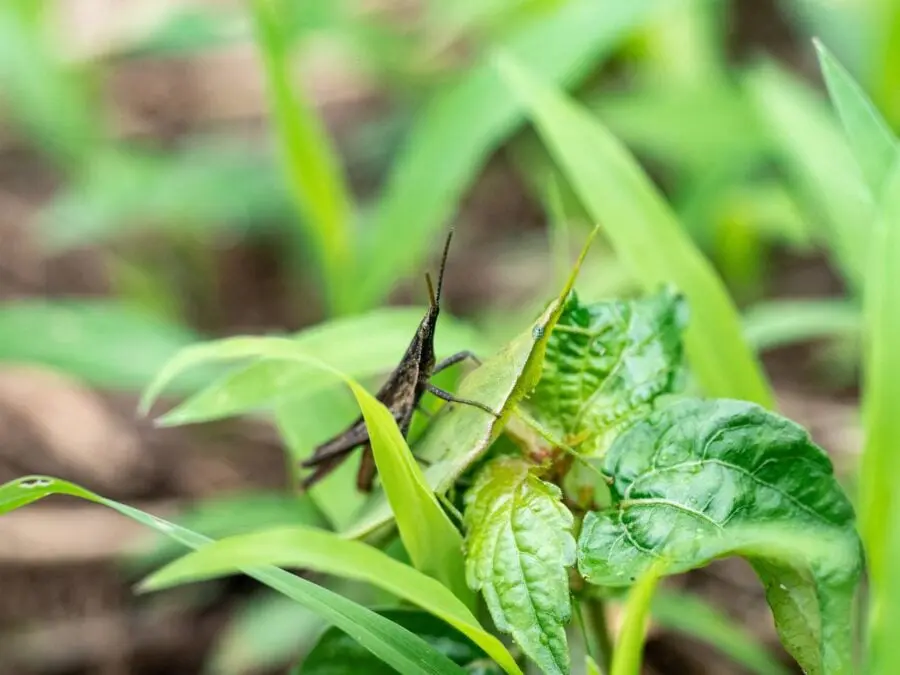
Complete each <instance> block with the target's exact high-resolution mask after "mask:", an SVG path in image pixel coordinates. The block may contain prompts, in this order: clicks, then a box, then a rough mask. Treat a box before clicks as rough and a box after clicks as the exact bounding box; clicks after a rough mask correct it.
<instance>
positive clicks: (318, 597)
mask: <svg viewBox="0 0 900 675" xmlns="http://www.w3.org/2000/svg"><path fill="white" fill-rule="evenodd" d="M50 495H69V496H71V497H78V498H79V499H86V500H88V501H91V502H94V503H96V504H102V505H103V506H107V507H109V508H111V509H113V510H115V511H118V512H119V513H121V514H122V515H124V516H127V517H129V518H132V519H133V520H136V521H137V522H139V523H141V524H142V525H146V526H147V527H149V528H151V529H153V530H155V531H157V532H162V533H164V534H167V535H168V536H170V537H171V538H172V539H174V540H175V541H177V542H179V543H180V544H182V545H184V546H186V547H188V548H191V549H194V550H197V549H200V548H202V547H204V546H206V545H207V544H209V543H211V542H212V540H211V539H208V538H207V537H204V536H203V535H201V534H197V533H196V532H193V531H191V530H188V529H187V528H184V527H180V526H178V525H176V524H175V523H170V522H168V521H165V520H163V519H162V518H157V517H156V516H153V515H151V514H149V513H145V512H143V511H140V510H138V509H135V508H132V507H131V506H127V505H125V504H120V503H119V502H115V501H113V500H111V499H106V498H104V497H101V496H100V495H98V494H95V493H93V492H90V491H88V490H85V489H84V488H81V487H79V486H77V485H75V484H73V483H69V482H67V481H64V480H59V479H58V478H52V477H48V476H28V477H25V478H20V479H18V480H14V481H11V482H9V483H6V484H5V485H0V514H3V513H7V512H9V511H13V510H15V509H17V508H21V507H22V506H26V505H28V504H31V503H32V502H35V501H37V500H39V499H43V498H44V497H48V496H50ZM242 571H243V572H244V573H245V574H247V575H248V576H251V577H253V578H254V579H256V580H257V581H259V582H260V583H263V584H266V585H267V586H269V587H271V588H273V589H275V590H276V591H278V592H279V593H283V594H284V595H286V596H288V597H289V598H292V599H293V600H295V601H297V602H299V603H300V604H301V605H303V606H305V607H307V608H308V609H310V610H312V611H313V612H315V613H316V614H318V615H319V616H321V617H323V618H324V619H325V620H326V621H328V622H330V623H332V624H333V625H335V626H337V627H339V628H340V629H341V630H343V631H345V632H346V633H347V634H348V635H351V636H352V637H353V639H354V640H356V641H357V642H359V643H360V644H361V645H363V646H364V647H365V648H366V649H368V650H369V651H371V652H372V653H373V654H375V655H376V656H377V657H378V658H379V659H381V660H383V661H384V662H385V663H388V664H390V665H391V667H393V668H394V669H395V670H396V671H397V672H399V673H403V674H404V675H422V674H423V673H433V674H434V675H444V674H446V675H462V673H463V672H464V671H463V670H462V669H461V668H460V667H459V666H457V665H456V664H455V663H453V661H451V660H450V659H448V658H447V657H446V656H444V655H443V654H441V653H440V652H437V651H435V650H434V649H432V648H431V647H430V646H429V645H428V644H427V643H426V642H425V641H424V640H422V639H421V638H419V637H417V636H416V635H415V634H413V633H411V632H410V631H408V630H406V629H405V628H402V627H400V626H398V625H396V624H394V623H391V622H390V621H389V620H387V619H385V618H384V617H382V616H379V615H378V614H376V613H375V612H373V611H371V610H370V609H367V608H366V607H363V606H362V605H359V604H357V603H355V602H352V601H351V600H348V599H347V598H344V597H343V596H340V595H338V594H337V593H333V592H332V591H329V590H328V589H326V588H322V587H321V586H318V585H316V584H314V583H312V582H311V581H307V580H306V579H303V578H301V577H298V576H296V575H294V574H291V573H290V572H286V571H285V570H282V569H278V568H277V567H270V566H263V567H256V568H252V569H244V570H242Z"/></svg>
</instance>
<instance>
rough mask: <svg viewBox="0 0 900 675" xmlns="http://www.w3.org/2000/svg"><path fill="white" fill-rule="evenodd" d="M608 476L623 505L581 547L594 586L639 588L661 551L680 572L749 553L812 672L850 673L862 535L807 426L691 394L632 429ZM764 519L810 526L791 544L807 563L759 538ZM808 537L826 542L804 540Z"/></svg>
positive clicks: (787, 639) (591, 525)
mask: <svg viewBox="0 0 900 675" xmlns="http://www.w3.org/2000/svg"><path fill="white" fill-rule="evenodd" d="M603 471H604V473H606V474H608V475H610V476H612V478H613V483H612V485H611V486H610V493H611V497H612V502H613V503H612V507H611V508H610V509H608V510H606V511H602V512H592V513H589V514H588V515H587V516H586V517H585V520H584V525H583V527H582V531H581V535H580V538H579V542H578V566H579V570H580V571H581V573H582V574H583V575H584V576H585V578H586V579H587V580H588V581H590V582H591V583H595V584H600V585H608V586H623V585H629V584H630V583H632V582H633V581H634V579H635V578H636V577H637V576H639V575H640V574H641V573H642V571H643V570H645V569H647V568H648V567H649V566H650V565H651V564H653V562H654V561H655V560H658V559H660V558H665V559H666V560H667V561H668V563H669V569H668V570H667V571H668V572H670V573H677V572H681V571H685V570H688V569H692V568H695V567H699V566H701V565H704V564H706V563H707V562H709V561H710V560H711V559H713V558H716V557H720V556H722V555H734V554H740V555H744V556H745V557H747V558H749V559H750V561H751V563H752V564H753V566H754V568H755V569H756V572H757V574H758V575H759V576H760V578H761V580H762V581H763V584H764V586H765V587H766V593H767V598H768V601H769V605H770V606H771V608H772V611H773V614H774V616H775V622H776V627H777V628H778V629H779V634H780V635H781V637H782V641H783V642H784V644H785V647H786V648H787V649H788V650H789V651H790V652H791V653H792V654H793V655H794V657H795V658H796V659H797V660H798V661H799V662H800V664H801V666H802V667H803V668H804V669H805V670H806V672H808V673H824V674H832V673H849V672H850V671H849V668H850V666H851V661H850V658H851V644H852V641H851V633H852V631H851V629H850V615H851V606H852V598H853V592H854V589H855V587H856V584H857V582H858V580H859V574H860V568H861V561H860V550H859V541H858V538H857V536H856V532H855V530H854V523H853V509H852V507H851V506H850V502H849V501H848V500H847V498H846V497H845V496H844V494H843V492H842V491H841V489H840V486H839V485H838V483H837V481H836V480H835V478H834V475H833V470H832V466H831V462H830V461H829V459H828V457H827V455H826V454H825V453H824V451H822V450H821V449H820V448H819V447H817V446H816V445H814V444H813V442H812V441H811V440H810V438H809V435H808V434H807V433H806V431H804V430H803V429H802V428H801V427H799V426H798V425H796V424H794V423H793V422H791V421H789V420H787V419H784V418H783V417H780V416H778V415H775V414H774V413H770V412H767V411H766V410H764V409H763V408H760V407H759V406H756V405H753V404H750V403H746V402H742V401H733V400H724V399H723V400H699V399H684V400H681V401H678V402H676V403H674V404H672V405H670V406H668V407H666V408H663V409H661V410H658V411H655V412H653V413H651V414H650V415H649V416H648V417H647V418H646V419H644V420H642V421H639V422H637V423H635V424H634V425H633V426H631V427H629V428H628V429H626V430H625V431H624V432H623V433H622V434H621V435H620V436H619V437H618V438H617V439H616V440H615V442H614V443H613V444H612V446H611V447H610V450H609V452H608V453H607V455H606V456H605V457H604V460H603ZM760 524H766V525H771V526H775V525H777V526H780V527H782V528H783V529H784V528H791V531H792V532H796V533H799V534H795V535H794V538H793V539H789V540H787V541H786V542H785V545H786V546H788V547H790V546H792V545H793V546H794V547H795V548H794V549H793V550H794V551H795V553H797V556H799V558H798V559H791V560H789V561H785V560H784V559H782V558H783V556H782V557H774V553H772V552H771V551H770V550H769V548H771V546H769V547H768V548H766V547H765V546H762V545H761V544H760V543H759V542H757V541H756V540H754V539H753V538H752V537H750V535H748V534H747V531H748V528H757V527H758V526H759V525H760ZM754 532H755V531H754ZM754 532H751V534H754ZM803 533H805V534H806V536H807V537H810V536H813V535H814V536H815V541H816V542H817V543H819V544H820V546H819V548H818V549H816V550H815V551H810V550H807V549H808V548H809V547H806V548H801V547H799V544H798V543H797V542H798V541H800V540H801V539H802V538H803ZM826 544H827V545H826ZM767 546H768V544H767ZM779 555H781V554H779ZM804 556H805V557H804Z"/></svg>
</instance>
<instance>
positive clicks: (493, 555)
mask: <svg viewBox="0 0 900 675" xmlns="http://www.w3.org/2000/svg"><path fill="white" fill-rule="evenodd" d="M534 469H535V467H534V466H533V465H532V464H530V463H529V462H527V461H525V460H523V459H518V458H508V457H502V458H498V459H496V460H494V461H493V462H491V463H490V464H488V465H487V466H486V467H485V468H484V469H482V470H481V472H480V473H479V474H478V478H477V479H476V481H475V484H474V485H473V486H472V488H471V489H470V490H469V491H468V493H467V494H466V510H465V520H464V522H465V526H466V529H467V535H466V579H467V581H468V582H469V586H471V587H472V588H473V589H474V590H480V591H481V592H482V593H483V594H484V599H485V601H486V602H487V606H488V609H489V610H490V612H491V616H492V617H493V618H494V623H495V624H496V625H497V628H499V629H500V630H501V631H503V632H506V633H510V634H512V636H513V638H515V640H516V642H517V643H518V644H519V646H520V647H522V649H523V650H524V651H525V653H526V654H528V656H529V657H531V658H532V659H533V660H534V661H535V662H536V663H537V664H538V665H539V666H540V667H541V669H542V670H543V671H544V673H547V674H550V675H552V674H554V673H560V674H563V673H568V672H569V666H570V663H569V650H568V645H567V642H566V630H565V627H566V624H567V623H568V622H569V620H570V619H571V617H572V605H571V599H570V597H569V575H568V572H567V570H568V568H569V567H571V566H572V565H574V564H575V538H574V537H573V536H572V525H573V523H574V518H573V516H572V514H571V512H570V511H569V509H568V508H566V506H565V505H564V504H563V503H562V491H561V490H560V489H559V488H558V487H556V486H555V485H553V484H551V483H545V482H544V481H542V480H541V479H540V478H538V477H537V475H536V474H535V472H534Z"/></svg>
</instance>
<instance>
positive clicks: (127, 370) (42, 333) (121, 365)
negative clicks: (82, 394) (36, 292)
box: [0, 300, 216, 391]
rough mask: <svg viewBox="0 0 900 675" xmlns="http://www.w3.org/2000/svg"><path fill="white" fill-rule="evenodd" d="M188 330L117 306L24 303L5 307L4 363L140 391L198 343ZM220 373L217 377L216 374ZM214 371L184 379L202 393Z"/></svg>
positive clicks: (1, 324)
mask: <svg viewBox="0 0 900 675" xmlns="http://www.w3.org/2000/svg"><path fill="white" fill-rule="evenodd" d="M196 340H197V336H196V335H195V334H193V333H191V332H190V331H189V330H188V329H186V328H183V327H181V326H178V325H175V324H171V323H168V322H166V321H163V320H160V319H159V318H157V317H154V316H152V315H150V314H147V313H145V312H142V311H140V310H138V309H136V308H134V307H130V306H128V305H125V304H122V303H119V302H116V301H113V300H52V301H51V300H19V301H16V302H8V303H4V304H3V306H2V307H0V362H2V361H9V362H17V361H18V362H32V363H40V364H43V365H46V366H50V367H51V368H57V369H59V370H61V371H63V372H66V373H69V374H71V375H75V376H77V377H79V378H81V379H83V380H84V381H85V382H89V383H90V384H94V385H97V386H101V387H111V388H116V389H124V390H138V389H140V388H142V387H144V386H146V385H147V383H148V382H150V381H151V380H152V378H153V376H154V375H155V374H156V373H157V372H158V371H159V369H160V368H161V367H162V365H163V364H164V363H165V362H166V360H167V359H169V358H171V357H172V356H173V355H174V354H175V353H176V352H177V351H178V350H179V349H181V348H183V347H185V346H187V345H189V344H191V343H192V342H195V341H196ZM213 372H216V371H213ZM209 377H210V371H209V370H207V371H205V372H204V373H197V374H195V375H194V376H193V377H188V378H179V379H178V380H177V382H176V385H177V386H176V387H175V389H176V390H177V391H190V390H196V388H197V387H199V386H202V384H203V383H204V381H205V380H208V379H209Z"/></svg>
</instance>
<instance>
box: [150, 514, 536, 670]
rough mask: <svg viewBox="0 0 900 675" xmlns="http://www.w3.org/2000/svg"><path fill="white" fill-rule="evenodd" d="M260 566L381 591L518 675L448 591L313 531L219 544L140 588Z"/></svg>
mask: <svg viewBox="0 0 900 675" xmlns="http://www.w3.org/2000/svg"><path fill="white" fill-rule="evenodd" d="M260 565H275V566H277V567H300V568H306V569H312V570H315V571H317V572H322V573H323V574H331V575H335V576H340V577H345V578H348V579H354V580H356V581H363V582H366V583H370V584H373V585H375V586H378V587H379V588H382V589H384V590H386V591H388V592H390V593H393V594H394V595H396V596H397V597H399V598H402V599H404V600H407V601H409V602H412V603H414V604H416V605H418V606H419V607H422V608H423V609H425V610H427V611H429V612H431V613H432V614H434V615H435V616H437V617H440V618H441V619H443V620H444V621H446V622H447V623H449V624H451V625H452V626H454V627H456V628H457V629H458V630H460V631H461V632H463V633H464V634H465V635H467V636H468V637H469V638H471V639H472V641H473V642H475V643H476V644H478V645H480V646H481V647H482V648H483V649H484V650H485V652H487V653H488V654H490V655H491V656H492V657H493V658H494V659H496V660H497V662H498V663H501V664H503V666H504V668H505V669H506V670H507V672H510V673H518V672H519V669H518V667H517V666H516V664H515V661H514V660H513V658H512V657H511V656H510V655H509V652H507V651H506V649H505V648H504V647H503V645H502V643H501V642H500V641H499V640H498V639H497V638H495V637H494V636H492V635H491V634H490V633H487V632H486V631H485V630H484V628H482V627H481V625H480V624H479V623H478V620H477V619H476V618H475V616H474V615H473V614H472V612H471V611H469V609H468V608H467V607H466V605H465V604H463V602H462V601H460V599H459V598H458V597H456V596H455V595H454V594H453V593H452V592H451V591H450V590H449V589H448V588H447V587H446V586H444V585H442V584H441V583H439V582H438V581H436V580H435V579H433V578H432V577H430V576H427V575H425V574H422V573H421V572H418V571H416V570H415V569H414V568H412V567H410V566H408V565H404V564H403V563H401V562H398V561H397V560H394V559H393V558H391V557H390V556H388V555H387V554H385V553H383V552H381V551H379V550H378V549H376V548H373V547H372V546H368V545H367V544H363V543H361V542H357V541H350V540H346V539H342V538H341V537H339V536H338V535H336V534H333V533H331V532H325V531H324V530H318V529H315V528H311V527H302V526H298V527H290V528H286V527H285V528H276V529H270V530H265V531H262V532H255V533H253V534H246V535H240V536H237V537H229V538H227V539H223V540H221V541H217V542H215V543H213V544H210V545H209V546H206V547H204V548H203V549H202V550H200V551H197V552H195V553H191V554H188V555H186V556H184V557H183V558H181V559H180V560H176V561H175V562H173V563H170V564H169V565H167V566H166V567H164V568H162V569H161V570H159V571H157V572H155V573H154V574H152V575H151V576H150V577H148V578H147V579H145V580H144V581H143V582H142V584H141V587H142V588H143V589H144V590H159V589H162V588H168V587H171V586H176V585H178V584H183V583H187V582H191V581H201V580H204V579H212V578H216V577H221V576H226V575H229V574H235V573H237V572H239V571H241V570H242V569H244V568H247V567H258V566H260Z"/></svg>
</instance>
